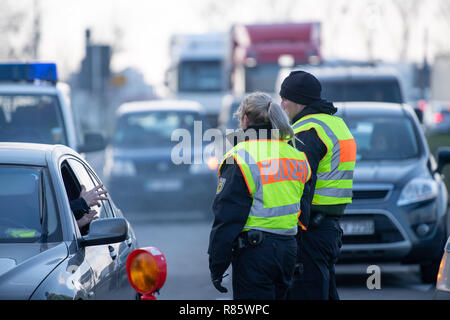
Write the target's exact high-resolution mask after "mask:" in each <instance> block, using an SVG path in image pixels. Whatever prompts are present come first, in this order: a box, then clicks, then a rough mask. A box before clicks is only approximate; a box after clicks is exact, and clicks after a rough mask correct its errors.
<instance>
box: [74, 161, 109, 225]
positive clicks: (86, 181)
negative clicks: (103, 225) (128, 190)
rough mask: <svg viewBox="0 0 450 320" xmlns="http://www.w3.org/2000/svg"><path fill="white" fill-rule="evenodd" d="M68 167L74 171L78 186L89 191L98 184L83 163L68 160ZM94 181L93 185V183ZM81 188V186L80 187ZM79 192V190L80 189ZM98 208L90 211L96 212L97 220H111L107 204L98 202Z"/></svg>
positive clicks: (95, 207)
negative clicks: (82, 186)
mask: <svg viewBox="0 0 450 320" xmlns="http://www.w3.org/2000/svg"><path fill="white" fill-rule="evenodd" d="M67 161H68V163H69V165H70V167H71V168H72V170H73V171H74V173H75V175H76V176H77V178H78V180H79V182H80V185H84V186H85V187H86V190H91V189H92V188H94V187H95V186H96V185H97V184H98V183H99V182H97V181H95V180H93V178H92V176H91V174H90V173H89V171H88V168H86V167H85V166H84V164H83V163H81V162H80V161H78V160H75V159H72V158H71V159H68V160H67ZM94 181H95V183H94ZM80 188H81V186H80ZM80 190H81V189H80ZM99 203H100V208H99V207H97V206H94V207H92V208H91V210H95V211H96V212H97V216H98V218H99V219H104V218H112V217H113V215H112V213H111V210H110V208H109V203H106V202H105V201H99Z"/></svg>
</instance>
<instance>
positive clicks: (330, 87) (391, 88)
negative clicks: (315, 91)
mask: <svg viewBox="0 0 450 320" xmlns="http://www.w3.org/2000/svg"><path fill="white" fill-rule="evenodd" d="M320 82H321V84H322V97H323V99H326V100H328V101H333V102H337V101H379V102H393V103H403V101H402V100H403V99H402V95H401V89H400V85H399V83H398V81H397V80H395V79H382V80H379V79H375V80H359V79H358V80H356V79H355V80H339V81H338V80H326V79H321V80H320Z"/></svg>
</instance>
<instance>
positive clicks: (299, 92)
mask: <svg viewBox="0 0 450 320" xmlns="http://www.w3.org/2000/svg"><path fill="white" fill-rule="evenodd" d="M321 92H322V86H321V85H320V82H319V80H317V78H316V77H314V76H313V75H312V74H311V73H308V72H305V71H292V72H291V73H290V74H289V76H287V77H286V79H284V81H283V83H282V84H281V89H280V96H281V97H282V98H285V99H288V100H290V101H292V102H295V103H299V104H304V105H308V104H310V103H312V102H314V101H318V100H321V97H320V94H321Z"/></svg>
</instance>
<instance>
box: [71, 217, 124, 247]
mask: <svg viewBox="0 0 450 320" xmlns="http://www.w3.org/2000/svg"><path fill="white" fill-rule="evenodd" d="M127 236H128V223H127V221H126V220H125V219H124V218H110V219H99V220H93V221H92V222H91V224H90V226H89V234H87V235H85V236H84V237H83V239H82V240H81V243H80V244H81V246H82V247H89V246H98V245H104V244H110V243H116V242H122V241H125V239H126V238H127Z"/></svg>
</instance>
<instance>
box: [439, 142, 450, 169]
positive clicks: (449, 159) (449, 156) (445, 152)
mask: <svg viewBox="0 0 450 320" xmlns="http://www.w3.org/2000/svg"><path fill="white" fill-rule="evenodd" d="M437 153H438V168H437V172H439V173H442V169H444V167H445V165H446V164H449V163H450V147H440V148H439V149H438V152H437Z"/></svg>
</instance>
